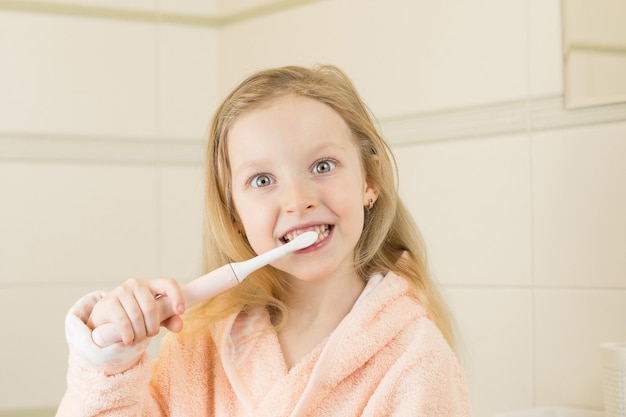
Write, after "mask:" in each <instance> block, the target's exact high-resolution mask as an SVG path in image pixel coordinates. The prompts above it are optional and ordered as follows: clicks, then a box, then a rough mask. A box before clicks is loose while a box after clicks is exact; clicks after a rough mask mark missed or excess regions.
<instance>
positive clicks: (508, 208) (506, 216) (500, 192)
mask: <svg viewBox="0 0 626 417" xmlns="http://www.w3.org/2000/svg"><path fill="white" fill-rule="evenodd" d="M394 151H395V154H396V157H397V160H398V166H399V173H400V191H401V194H402V197H403V199H404V201H405V202H406V203H407V205H408V206H409V208H410V210H411V212H412V213H413V216H414V218H415V220H416V222H417V223H418V226H419V227H420V228H421V229H422V232H423V233H424V236H425V239H426V244H427V247H428V249H429V253H430V255H431V261H432V265H433V270H434V273H435V275H436V277H437V278H438V279H439V280H441V281H442V282H444V283H448V284H450V283H454V284H489V285H526V284H529V283H530V204H529V173H528V140H527V139H526V138H525V137H520V136H513V137H502V138H489V139H476V140H463V141H448V142H439V143H422V144H416V145H412V146H403V147H399V148H396V149H394Z"/></svg>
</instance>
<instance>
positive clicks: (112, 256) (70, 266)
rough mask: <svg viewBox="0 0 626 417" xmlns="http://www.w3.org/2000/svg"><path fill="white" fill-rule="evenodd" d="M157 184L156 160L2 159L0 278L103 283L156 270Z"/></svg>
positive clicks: (20, 281)
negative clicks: (144, 163)
mask: <svg viewBox="0 0 626 417" xmlns="http://www.w3.org/2000/svg"><path fill="white" fill-rule="evenodd" d="M157 186H158V183H157V175H156V171H155V168H152V167H134V166H122V165H120V166H98V165H80V164H72V165H62V164H54V163H50V164H38V165H31V164H17V163H16V164H2V165H0V195H2V204H0V229H1V230H2V234H0V280H1V281H2V282H4V283H13V284H21V285H27V284H28V285H30V284H35V283H38V284H42V285H45V284H46V283H51V282H54V283H60V282H62V283H68V282H77V283H83V284H85V285H86V284H88V283H93V285H94V286H96V287H97V288H101V287H102V286H103V285H106V284H107V283H110V284H117V283H121V282H122V281H123V280H125V279H127V278H132V277H141V276H146V275H147V276H150V275H153V274H156V273H157V272H158V260H157V254H158V240H157V238H158V235H157V226H158V222H157V208H156V204H157V202H158V200H157Z"/></svg>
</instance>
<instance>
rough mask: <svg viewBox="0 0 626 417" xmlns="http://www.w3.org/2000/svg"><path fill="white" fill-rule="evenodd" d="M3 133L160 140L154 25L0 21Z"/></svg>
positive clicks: (22, 18) (5, 16)
mask: <svg viewBox="0 0 626 417" xmlns="http://www.w3.org/2000/svg"><path fill="white" fill-rule="evenodd" d="M0 27H2V36H1V37H0V56H2V57H3V59H2V77H0V91H2V94H1V95H0V113H1V114H2V118H0V130H3V131H17V132H29V133H31V132H35V133H46V134H76V135H82V134H85V135H96V136H107V135H118V136H123V137H145V136H153V135H154V134H155V126H156V121H155V117H156V115H155V102H156V94H155V85H156V69H155V57H156V42H155V26H154V25H152V24H147V23H146V24H144V23H136V22H134V23H133V22H124V21H114V20H106V19H82V18H77V17H63V16H51V15H42V14H29V13H0Z"/></svg>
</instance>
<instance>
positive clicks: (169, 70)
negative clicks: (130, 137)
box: [157, 25, 221, 140]
mask: <svg viewBox="0 0 626 417" xmlns="http://www.w3.org/2000/svg"><path fill="white" fill-rule="evenodd" d="M158 31H159V74H158V81H159V87H158V88H159V108H158V113H159V117H158V118H157V123H158V125H159V127H158V131H159V135H160V136H161V137H163V138H176V139H179V138H183V139H196V140H199V139H202V138H203V136H204V134H205V132H206V130H207V127H208V125H209V120H210V119H211V116H212V115H213V112H214V111H215V110H216V108H217V106H218V100H219V99H221V97H220V95H219V91H218V79H219V76H218V73H217V71H218V65H217V54H218V46H217V40H218V36H217V30H216V29H210V28H201V27H185V26H178V25H162V26H160V27H159V29H158Z"/></svg>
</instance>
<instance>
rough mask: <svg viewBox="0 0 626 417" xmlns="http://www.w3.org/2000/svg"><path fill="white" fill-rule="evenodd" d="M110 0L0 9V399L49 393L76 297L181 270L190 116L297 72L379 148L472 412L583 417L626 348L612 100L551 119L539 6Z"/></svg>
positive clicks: (195, 132)
mask: <svg viewBox="0 0 626 417" xmlns="http://www.w3.org/2000/svg"><path fill="white" fill-rule="evenodd" d="M120 3H122V2H120ZM1 4H2V3H0V5H1ZM194 5H195V6H197V7H199V9H193V8H191V7H192V6H194ZM290 6H291V7H290ZM90 7H91V9H90V10H96V14H97V13H100V14H102V11H98V10H97V6H94V5H93V2H90ZM115 7H117V9H116V10H117V12H116V13H115V14H113V16H110V17H108V18H98V17H90V16H88V14H89V12H88V11H85V10H81V9H79V8H76V7H72V6H66V7H65V9H62V10H61V11H63V10H65V13H59V14H55V13H50V12H46V13H44V12H41V11H40V10H39V11H32V10H30V11H29V10H21V11H15V10H8V8H6V7H5V9H2V8H1V7H0V57H1V58H0V59H2V65H1V68H2V70H0V71H1V72H0V74H1V77H0V91H3V94H1V95H0V114H2V115H3V116H2V118H0V198H1V199H2V204H0V230H2V233H0V291H2V296H3V299H5V300H7V302H5V303H3V304H2V307H0V312H1V313H2V314H4V315H5V316H8V317H12V318H13V319H12V320H7V321H3V323H2V324H1V325H0V326H1V327H0V331H1V332H2V334H3V335H4V336H3V341H4V340H6V341H7V342H5V343H4V344H3V348H2V349H3V353H4V352H6V354H3V355H2V357H3V358H4V359H2V362H1V366H2V371H3V372H1V373H0V385H1V389H0V398H1V399H0V409H1V408H20V407H38V406H41V407H46V406H54V404H56V402H57V401H58V399H59V397H60V395H61V393H62V392H63V388H64V387H63V378H64V371H65V356H66V348H65V344H64V341H63V337H62V331H63V323H62V322H63V316H64V313H65V311H66V310H67V308H68V306H69V305H71V303H72V302H73V301H74V300H75V299H76V298H77V297H78V296H79V295H81V294H83V293H85V292H86V291H90V290H92V289H95V288H108V287H110V286H113V285H115V284H117V283H118V282H120V281H122V280H123V279H125V278H128V277H132V276H175V277H180V278H183V279H185V278H189V277H191V276H193V274H194V273H195V272H196V271H197V269H198V265H199V259H198V256H199V250H200V243H199V239H200V237H199V236H200V227H201V223H200V221H199V217H200V209H201V207H199V204H198V202H199V200H200V199H201V190H202V178H201V164H202V156H201V153H202V143H201V137H202V133H203V132H204V129H205V127H206V122H207V121H208V117H209V116H210V113H211V112H212V111H213V109H214V107H215V105H216V103H217V101H218V100H219V98H220V97H221V96H222V95H223V94H225V93H226V92H227V91H228V90H230V89H231V88H232V87H233V86H234V85H235V84H236V83H237V82H238V81H240V80H241V79H242V78H243V77H244V76H245V75H247V74H248V73H250V72H252V71H254V70H257V69H259V68H263V67H269V66H275V65H283V64H303V65H310V64H313V63H317V62H323V63H335V64H338V65H340V66H341V67H342V68H344V69H345V70H346V71H347V72H348V73H349V74H350V75H351V77H352V78H353V80H354V82H355V84H356V85H357V88H358V89H359V90H360V91H361V93H362V95H363V97H364V99H365V100H366V102H367V103H368V104H369V105H370V107H371V109H372V111H373V112H374V113H375V114H376V115H377V116H378V118H379V120H380V126H381V130H382V131H383V132H384V133H385V135H386V137H387V139H388V140H389V141H390V143H391V144H392V147H393V149H394V151H395V153H396V156H397V159H398V164H399V170H400V189H401V192H402V195H403V197H404V198H405V200H406V201H407V203H408V204H409V206H410V208H411V210H412V212H413V214H414V216H415V218H416V220H417V222H418V224H419V225H420V226H421V228H422V231H423V233H424V236H425V239H426V241H427V243H428V246H429V249H430V256H431V264H432V267H433V272H434V274H435V276H436V278H437V279H438V280H439V281H440V282H441V284H442V287H443V289H444V292H445V294H446V295H447V296H448V300H449V301H450V304H451V307H452V309H453V311H454V313H455V315H456V319H457V322H458V329H459V339H460V342H461V343H460V349H459V354H460V357H461V359H462V360H463V363H464V365H465V367H466V369H467V375H468V381H469V387H470V393H471V397H472V402H473V408H474V414H475V415H476V416H477V417H488V416H492V415H493V414H494V413H496V412H498V411H506V410H514V409H521V408H530V407H536V406H550V405H561V406H572V407H588V408H595V409H601V408H602V391H601V381H600V377H601V369H600V361H599V351H598V344H600V343H601V342H605V341H612V340H626V319H625V317H626V273H625V272H624V259H625V256H624V255H625V254H626V237H625V236H626V216H624V214H623V213H626V164H624V162H623V161H624V160H626V105H624V104H616V105H610V106H603V107H595V108H588V109H579V110H570V111H566V110H563V106H562V95H563V88H562V75H561V74H562V63H561V62H562V60H561V24H560V22H561V16H560V2H559V0H504V1H499V2H494V1H489V0H471V1H460V0H446V1H444V2H441V1H432V0H418V1H413V2H404V1H400V0H391V1H387V2H378V1H371V0H361V1H356V0H319V1H296V0H294V1H293V2H278V1H275V2H272V1H269V0H257V1H253V0H241V1H237V2H228V1H224V2H223V4H221V5H218V4H211V5H210V6H206V5H203V4H202V3H200V2H198V3H197V4H196V3H194V2H191V3H189V2H185V6H178V5H177V3H174V2H171V3H167V2H163V1H161V2H160V6H158V7H155V6H154V5H153V4H146V5H145V7H144V8H143V10H144V13H143V14H141V15H139V16H138V15H136V14H132V13H123V10H124V9H122V8H123V7H124V6H123V3H122V5H120V6H115ZM176 7H185V8H191V9H185V10H180V11H179V12H180V13H178V12H176V13H175V11H176V10H175V9H174V8H176ZM205 7H210V9H205ZM250 7H253V8H252V9H250ZM40 9H41V8H40ZM246 10H247V12H246ZM250 10H251V11H250ZM229 13H231V14H229ZM229 16H230V17H229ZM5 91H8V92H9V93H7V94H5V93H4V92H5ZM5 349H6V350H5ZM35 393H36V395H35Z"/></svg>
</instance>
